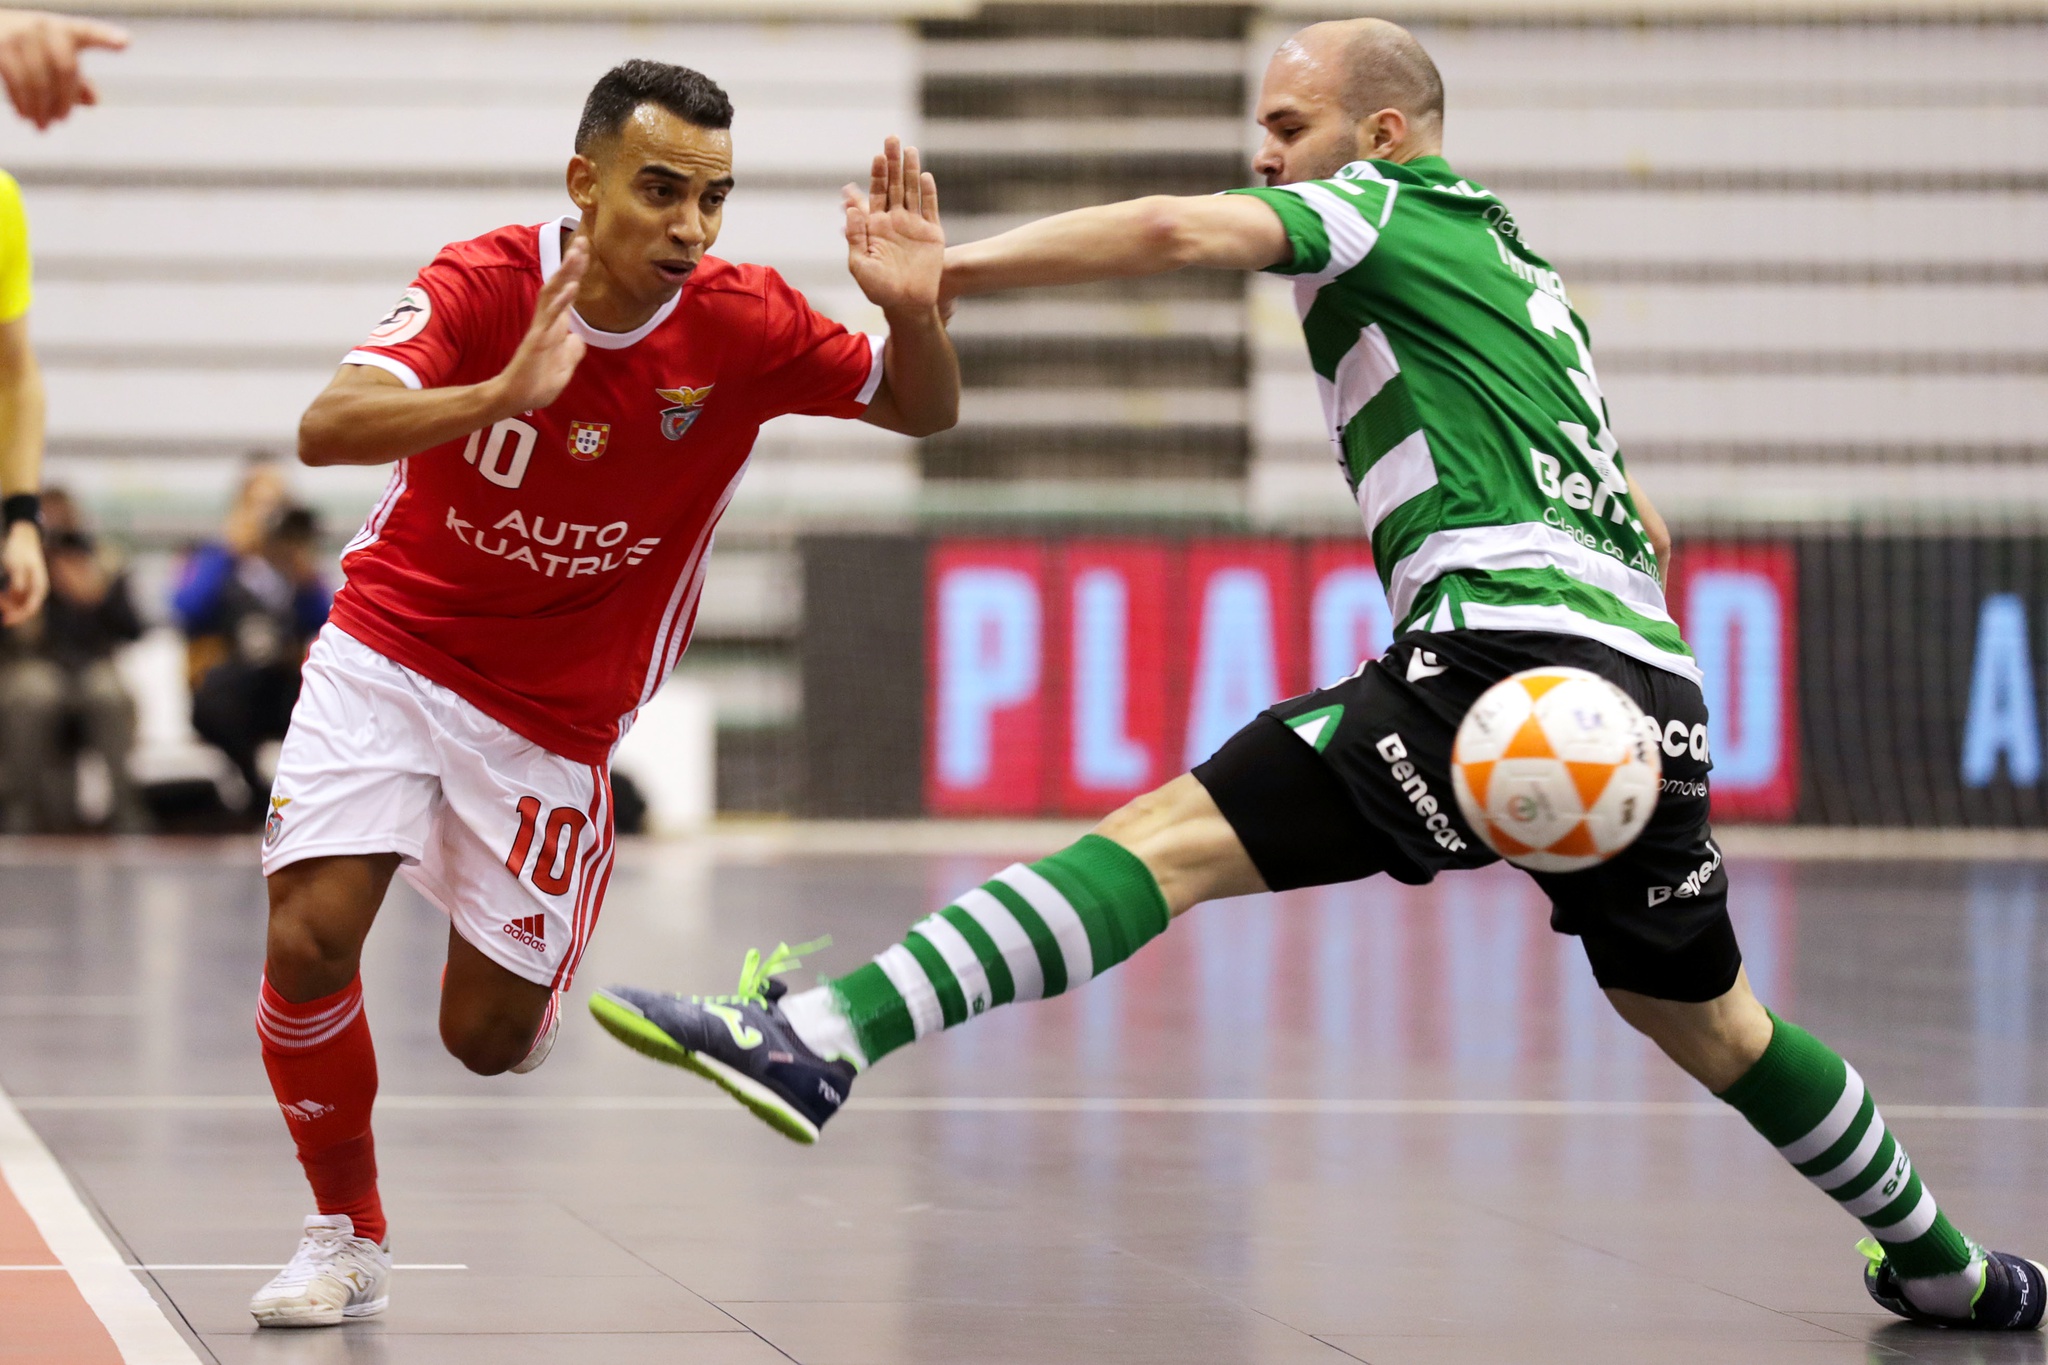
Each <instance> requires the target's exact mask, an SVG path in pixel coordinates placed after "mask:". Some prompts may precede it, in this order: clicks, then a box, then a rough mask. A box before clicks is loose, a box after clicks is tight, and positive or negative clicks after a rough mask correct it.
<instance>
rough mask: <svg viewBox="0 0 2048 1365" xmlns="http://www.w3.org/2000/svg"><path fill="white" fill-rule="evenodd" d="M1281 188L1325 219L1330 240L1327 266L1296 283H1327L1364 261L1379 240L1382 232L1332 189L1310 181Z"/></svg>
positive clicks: (1299, 278)
mask: <svg viewBox="0 0 2048 1365" xmlns="http://www.w3.org/2000/svg"><path fill="white" fill-rule="evenodd" d="M1281 188H1282V189H1285V190H1287V191H1288V192H1289V193H1291V194H1293V195H1294V196H1295V197H1296V198H1298V199H1300V200H1301V201H1302V202H1303V203H1305V204H1307V205H1308V206H1309V207H1310V208H1312V209H1314V210H1315V211H1316V216H1317V217H1318V218H1320V219H1322V220H1323V232H1324V233H1325V234H1326V235H1327V236H1328V237H1329V239H1330V259H1329V261H1328V263H1327V264H1325V265H1324V266H1323V268H1322V269H1321V270H1318V271H1316V272H1315V273H1314V274H1312V275H1299V276H1296V279H1297V280H1303V281H1307V280H1313V281H1315V282H1317V283H1319V284H1320V283H1328V282H1329V281H1331V280H1334V279H1336V278H1337V277H1338V276H1339V275H1341V274H1343V273H1344V272H1345V271H1347V270H1349V269H1351V267H1353V266H1355V265H1357V264H1358V263H1359V262H1360V261H1362V260H1364V259H1365V258H1366V254H1367V253H1368V252H1370V251H1371V250H1372V249H1373V246H1374V245H1375V244H1376V243H1377V242H1378V241H1379V239H1380V233H1379V229H1378V228H1376V227H1374V226H1373V225H1372V224H1371V223H1368V222H1366V221H1365V216H1364V215H1363V214H1362V213H1360V212H1359V210H1358V208H1357V206H1355V205H1352V204H1347V203H1346V202H1344V200H1342V199H1340V198H1338V197H1337V195H1336V193H1335V192H1334V191H1332V190H1331V189H1330V187H1329V186H1327V185H1319V184H1317V183H1316V182H1315V181H1313V180H1310V181H1306V182H1304V183H1303V184H1299V185H1283V186H1282V187H1281Z"/></svg>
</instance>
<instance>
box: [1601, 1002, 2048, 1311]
mask: <svg viewBox="0 0 2048 1365" xmlns="http://www.w3.org/2000/svg"><path fill="white" fill-rule="evenodd" d="M1607 995H1608V998H1609V999H1610V1000H1612V1001H1613V1002H1614V1007H1615V1009H1616V1010H1618V1011H1619V1012H1620V1014H1621V1017H1622V1018H1624V1019H1626V1020H1627V1021H1628V1022H1629V1023H1630V1024H1632V1025H1634V1026H1635V1027H1636V1028H1637V1029H1638V1030H1640V1031H1641V1032H1642V1033H1644V1034H1645V1035H1647V1036H1648V1037H1649V1038H1650V1039H1651V1041H1653V1042H1655V1043H1656V1044H1657V1045H1658V1046H1659V1047H1661V1048H1662V1049H1663V1050H1664V1052H1665V1054H1666V1055H1667V1056H1669V1057H1670V1058H1671V1060H1672V1061H1674V1062H1677V1063H1678V1064H1679V1066H1681V1067H1683V1068H1684V1069H1685V1070H1686V1071H1688V1072H1690V1073H1691V1074H1692V1075H1693V1076H1694V1077H1695V1078H1697V1079H1698V1080H1699V1081H1700V1083H1701V1084H1703V1085H1705V1086H1706V1087H1707V1088H1708V1089H1709V1090H1711V1091H1713V1092H1714V1093H1715V1094H1716V1095H1719V1096H1720V1097H1721V1098H1722V1099H1723V1100H1726V1101H1727V1102H1728V1103H1729V1104H1730V1105H1732V1106H1733V1107H1734V1108H1736V1109H1737V1110H1739V1111H1741V1113H1742V1116H1743V1117H1744V1118H1746V1119H1748V1120H1749V1122H1750V1124H1751V1126H1753V1127H1754V1128H1755V1129H1756V1130H1757V1131H1758V1132H1759V1133H1761V1134H1762V1135H1763V1136H1764V1138H1765V1140H1766V1141H1768V1142H1769V1143H1771V1145H1772V1146H1774V1147H1776V1148H1777V1149H1778V1150H1779V1151H1780V1152H1782V1153H1783V1154H1784V1156H1785V1159H1786V1160H1788V1161H1790V1162H1791V1163H1792V1165H1793V1167H1794V1169H1796V1170H1797V1171H1798V1172H1799V1173H1800V1174H1801V1175H1804V1176H1806V1177H1807V1178H1808V1179H1809V1180H1811V1181H1812V1182H1813V1183H1814V1184H1815V1185H1817V1186H1819V1187H1820V1188H1821V1189H1822V1190H1824V1191H1826V1192H1827V1194H1828V1195H1830V1196H1831V1197H1832V1198H1833V1199H1834V1200H1835V1201H1836V1202H1837V1203H1839V1204H1841V1205H1842V1207H1843V1208H1845V1209H1847V1210H1848V1211H1849V1213H1850V1214H1852V1215H1853V1216H1854V1217H1856V1218H1857V1219H1858V1220H1859V1221H1861V1222H1862V1223H1863V1225H1864V1227H1866V1228H1867V1229H1869V1231H1870V1235H1871V1236H1872V1237H1873V1238H1875V1239H1876V1241H1877V1243H1878V1245H1879V1246H1880V1247H1882V1248H1883V1249H1884V1255H1885V1259H1886V1260H1887V1261H1888V1262H1889V1263H1890V1266H1891V1269H1892V1271H1893V1273H1894V1274H1895V1275H1897V1276H1898V1278H1899V1280H1900V1282H1901V1289H1902V1291H1903V1292H1904V1294H1905V1296H1906V1297H1907V1299H1908V1300H1909V1301H1910V1302H1911V1303H1912V1305H1913V1306H1914V1307H1915V1308H1918V1309H1919V1310H1920V1311H1922V1312H1924V1313H1932V1314H1938V1315H1940V1316H1942V1317H1947V1318H1955V1319H1964V1320H1967V1319H1968V1318H1969V1317H1970V1315H1971V1309H1972V1306H1973V1305H1974V1304H1975V1303H1976V1302H1977V1297H1978V1294H1979V1292H1980V1289H1981V1288H1982V1287H1983V1285H1984V1278H1985V1276H1984V1253H1983V1252H1982V1251H1981V1250H1980V1249H1979V1248H1978V1247H1977V1246H1976V1245H1975V1244H1973V1243H1972V1242H1970V1241H1969V1239H1967V1238H1965V1237H1964V1236H1963V1235H1962V1233H1960V1232H1958V1231H1957V1230H1956V1229H1955V1227H1954V1225H1953V1224H1951V1223H1950V1222H1949V1220H1948V1216H1947V1215H1946V1214H1944V1213H1943V1212H1942V1211H1941V1209H1940V1207H1939V1206H1938V1205H1937V1204H1936V1203H1935V1200H1934V1195H1933V1193H1932V1192H1931V1191H1929V1190H1928V1189H1927V1187H1926V1185H1925V1184H1924V1183H1923V1182H1922V1181H1921V1178H1920V1175H1919V1173H1918V1172H1917V1171H1916V1170H1915V1169H1914V1168H1913V1162H1912V1160H1911V1158H1909V1157H1908V1156H1907V1155H1906V1149H1905V1147H1904V1146H1903V1145H1901V1143H1900V1142H1899V1139H1898V1137H1897V1136H1896V1135H1895V1134H1893V1133H1891V1132H1889V1131H1888V1130H1887V1129H1886V1127H1885V1122H1884V1118H1883V1117H1882V1116H1881V1115H1880V1114H1879V1113H1878V1112H1877V1105H1876V1102H1875V1100H1874V1099H1873V1098H1872V1096H1871V1095H1870V1093H1869V1092H1868V1091H1867V1090H1866V1089H1865V1088H1864V1085H1863V1081H1862V1078H1861V1077H1859V1076H1858V1075H1857V1074H1856V1070H1855V1068H1854V1067H1852V1066H1850V1065H1849V1064H1848V1063H1847V1062H1845V1061H1843V1060H1842V1058H1841V1057H1840V1056H1838V1055H1837V1054H1836V1053H1835V1052H1834V1051H1832V1050H1831V1049H1830V1048H1828V1046H1827V1045H1826V1044H1824V1043H1822V1042H1821V1041H1820V1040H1819V1039H1817V1038H1815V1037H1814V1036H1813V1035H1812V1034H1810V1033H1807V1032H1806V1031H1805V1030H1803V1029H1800V1028H1798V1027H1796V1026H1795V1025H1792V1024H1788V1023H1786V1022H1785V1021H1784V1020H1782V1019H1779V1018H1777V1017H1776V1016H1775V1015H1773V1014H1771V1013H1770V1012H1769V1011H1768V1010H1766V1009H1765V1008H1764V1007H1763V1005H1762V1004H1760V1003H1759V1002H1758V1001H1757V998H1756V996H1755V995H1754V994H1752V993H1751V991H1750V988H1749V980H1748V978H1747V977H1746V976H1739V977H1737V979H1736V982H1735V985H1734V987H1733V988H1732V989H1730V990H1729V991H1728V992H1727V994H1725V995H1722V996H1719V997H1717V998H1716V999H1713V1000H1707V1001H1702V1002H1699V1003H1689V1002H1685V1001H1675V1000H1658V999H1653V998H1652V997H1650V996H1647V995H1641V994H1638V993H1636V992H1633V991H1626V990H1609V991H1608V992H1607ZM2033 1316H2034V1318H2035V1319H2036V1320H2038V1318H2039V1308H2038V1304H2037V1305H2034V1314H2033ZM2028 1325H2031V1323H2030V1324H2028Z"/></svg>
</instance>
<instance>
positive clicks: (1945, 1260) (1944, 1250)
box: [1877, 1213, 1977, 1280]
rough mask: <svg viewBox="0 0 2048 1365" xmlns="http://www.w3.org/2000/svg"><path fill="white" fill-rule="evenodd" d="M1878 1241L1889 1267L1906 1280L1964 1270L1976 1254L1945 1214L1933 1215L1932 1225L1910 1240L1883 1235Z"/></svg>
mask: <svg viewBox="0 0 2048 1365" xmlns="http://www.w3.org/2000/svg"><path fill="white" fill-rule="evenodd" d="M1877 1241H1878V1245H1879V1246H1882V1247H1883V1248H1884V1254H1885V1257H1886V1259H1888V1260H1889V1261H1891V1263H1892V1269H1894V1270H1896V1271H1897V1272H1898V1273H1899V1274H1900V1275H1901V1276H1903V1277H1904V1278H1906V1279H1909V1280H1918V1279H1924V1278H1926V1277H1927V1276H1930V1275H1953V1274H1955V1273H1956V1272H1957V1271H1959V1270H1967V1269H1969V1266H1970V1262H1971V1261H1972V1260H1973V1259H1974V1258H1975V1257H1976V1254H1977V1252H1976V1248H1975V1247H1973V1246H1971V1245H1970V1240H1969V1238H1967V1237H1965V1236H1963V1234H1962V1233H1960V1232H1958V1231H1956V1227H1955V1224H1953V1223H1951V1222H1949V1221H1948V1215H1947V1214H1945V1213H1937V1214H1935V1215H1934V1226H1933V1227H1930V1228H1929V1229H1927V1231H1925V1232H1923V1233H1921V1234H1920V1235H1919V1236H1918V1237H1915V1238H1914V1239H1913V1240H1912V1241H1910V1242H1887V1241H1885V1240H1884V1238H1882V1237H1879V1238H1878V1239H1877Z"/></svg>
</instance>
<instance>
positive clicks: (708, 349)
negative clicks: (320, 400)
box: [332, 220, 882, 763]
mask: <svg viewBox="0 0 2048 1365" xmlns="http://www.w3.org/2000/svg"><path fill="white" fill-rule="evenodd" d="M573 226H574V220H565V221H564V222H561V223H544V224H541V225H539V226H537V227H508V228H501V229H499V230H498V231H496V232H492V233H487V234H485V235H484V236H482V237H478V238H476V239H474V240H473V241H468V242H457V243H455V244H454V245H452V246H448V247H445V248H443V250H442V251H441V254H440V255H439V256H437V257H435V258H434V261H433V263H432V264H431V265H429V266H428V267H427V268H426V269H425V270H423V271H421V272H420V275H419V278H418V279H417V280H416V281H414V283H413V285H412V287H411V288H410V289H408V290H406V292H405V295H404V297H403V298H401V299H400V300H399V304H398V306H397V307H396V308H395V309H393V311H392V312H391V314H390V315H389V316H387V317H386V318H385V319H384V320H383V321H382V322H381V323H379V324H378V326H377V328H376V330H375V331H373V332H372V333H371V334H370V337H369V339H368V340H366V341H365V342H364V343H363V345H362V346H361V347H360V348H358V349H356V350H354V351H351V352H349V354H348V356H347V357H346V360H345V362H344V363H347V364H355V365H375V366H377V367H379V368H381V369H384V370H388V371H389V372H391V373H392V374H395V375H397V376H398V377H399V378H400V379H402V380H403V381H405V383H406V384H407V386H409V387H411V388H438V387H442V386H446V385H456V384H474V383H478V382H480V381H482V380H486V379H489V378H491V377H492V376H494V375H496V374H497V373H498V372H499V371H501V370H503V369H504V368H505V364H506V362H508V361H509V360H511V358H512V353H513V352H514V351H515V350H517V349H518V347H519V343H520V340H521V339H522V338H523V337H524V336H525V335H526V330H527V327H528V326H529V325H530V324H531V323H532V321H533V305H534V299H535V297H536V296H537V295H538V294H539V293H540V289H541V285H542V283H543V282H544V281H545V280H546V279H547V277H548V276H550V275H552V274H553V273H554V271H555V269H556V268H557V267H558V266H559V265H560V264H561V259H562V236H563V232H564V231H565V230H566V229H568V228H571V227H573ZM572 325H573V326H574V327H575V328H576V331H577V333H578V334H579V335H580V336H582V337H583V339H584V340H585V341H586V342H587V343H589V350H588V351H587V353H586V354H585V355H584V357H583V361H582V363H581V364H580V365H579V366H577V369H576V374H575V376H574V377H573V378H572V379H570V381H569V385H568V387H567V388H565V389H564V390H563V391H562V395H561V397H559V398H557V399H556V400H555V401H554V404H553V406H551V407H549V408H546V409H545V410H542V411H536V412H527V413H524V414H522V415H520V416H518V417H508V418H506V419H505V420H503V421H501V422H499V423H497V424H496V425H494V426H492V427H490V428H489V429H488V430H485V431H477V432H472V433H471V434H470V435H469V436H468V437H467V438H465V439H461V440H454V441H450V442H448V443H447V444H446V445H442V446H437V447H435V448H434V449H432V450H425V451H422V452H420V453H419V454H417V455H414V456H412V457H410V458H408V459H404V460H400V461H399V462H398V465H397V467H396V468H395V469H393V470H392V473H391V481H390V483H389V484H388V485H387V486H386V487H385V490H384V495H383V497H382V498H381V499H380V500H379V501H378V503H377V505H376V507H375V508H374V509H373V510H372V511H371V513H370V517H369V520H368V521H366V522H365V523H364V524H363V529H362V530H361V531H359V532H358V533H357V534H356V537H355V539H354V540H352V541H350V542H349V544H348V547H347V549H345V550H344V551H343V552H342V560H341V563H342V569H343V572H344V573H345V574H346V575H347V582H346V583H345V584H344V585H343V587H342V589H341V591H340V593H338V594H337V595H336V596H335V599H334V614H333V617H332V619H333V621H334V623H335V624H336V625H337V626H339V627H340V628H341V629H342V630H345V631H347V632H348V633H349V634H350V635H353V636H355V637H356V638H357V639H359V640H361V641H362V642H363V643H364V644H367V645H369V646H370V647H371V648H373V649H375V650H377V651H378V652H379V653H381V654H384V655H386V656H387V657H389V658H391V659H394V660H396V661H397V662H399V663H401V664H404V665H405V666H406V667H407V668H410V669H412V670H414V671H415V672H418V673H421V674H424V675H425V676H426V677H428V678H431V679H433V680H434V681H435V682H437V683H440V684H441V685H442V686H444V687H447V688H449V689H451V690H452V691H454V692H455V693H456V694H457V695H458V696H460V697H462V698H464V699H465V700H467V701H468V702H470V703H471V704H472V705H474V706H475V707H476V708H477V709H478V710H480V711H482V712H484V713H485V714H486V715H489V716H491V717H493V718H495V719H497V720H499V721H502V722H503V723H504V724H506V725H507V726H509V727H511V728H512V729H513V730H515V731H517V732H518V733H519V734H522V735H524V736H526V737H527V738H528V739H530V740H532V741H533V742H534V743H536V744H538V745H540V746H541V747H543V748H545V749H550V750H552V751H554V752H555V753H558V754H561V755H563V756H564V757H567V758H570V759H574V760H575V761H577V762H580V763H602V762H604V761H606V759H607V758H608V757H609V756H610V753H611V749H612V746H613V745H614V744H615V743H616V742H617V741H618V738H619V736H620V734H621V733H623V728H624V725H625V724H627V723H629V722H630V720H631V717H632V715H633V713H634V712H635V711H637V710H638V709H639V708H640V707H642V706H644V705H645V704H646V703H647V702H648V700H649V699H650V698H652V697H653V696H654V693H655V691H656V689H657V688H659V687H660V686H661V684H662V681H663V680H664V679H665V678H666V677H667V676H668V674H669V671H670V670H671V669H672V668H674V667H675V663H676V660H677V658H678V657H679V656H680V655H681V654H682V652H683V645H684V644H685V643H686V642H687V641H688V640H689V638H690V629H691V626H692V625H693V624H694V623H695V620H696V614H697V599H698V595H699V593H701V592H702V590H703V587H704V566H705V562H706V559H707V557H708V555H709V552H710V549H711V533H712V528H713V527H714V526H716V525H717V522H718V518H719V516H720V514H721V513H723V512H724V511H725V505H726V503H727V502H728V501H729V500H730V499H731V498H732V494H733V489H734V488H735V487H736V486H737V485H738V483H739V478H740V474H741V472H742V471H743V470H744V469H745V468H746V463H747V456H748V453H749V452H750V451H751V450H752V449H753V446H754V438H755V436H756V435H757V434H758V433H759V432H760V429H761V424H762V423H763V422H766V421H767V420H768V419H769V418H771V417H778V416H781V415H782V414H784V413H791V412H802V413H814V414H818V415H822V416H831V417H857V416H859V415H860V413H861V411H862V410H863V409H864V408H865V407H866V405H867V403H868V400H869V399H871V398H872V397H873V396H874V393H875V389H876V386H877V385H879V384H880V383H881V377H882V348H881V339H880V338H871V337H866V336H862V335H860V334H858V333H851V332H848V331H847V330H846V329H845V328H843V327H841V326H840V325H839V324H838V323H836V322H833V321H832V320H831V319H829V318H826V317H824V316H823V315H822V314H820V313H818V312H817V311H815V310H814V309H812V308H811V306H810V305H809V304H808V303H806V302H805V301H804V298H803V296H802V295H801V294H799V293H797V292H796V291H795V290H794V289H792V288H790V286H789V285H788V284H787V283H786V282H785V281H784V280H783V279H782V277H781V276H779V275H777V274H776V273H775V272H774V271H773V270H770V269H767V268H766V267H764V266H755V265H733V264H731V263H729V262H726V261H721V260H718V259H715V258H713V257H709V256H707V257H705V258H704V260H703V263H702V264H700V265H699V266H698V267H697V269H696V271H695V272H694V273H693V274H692V275H691V276H690V278H689V280H688V281H687V282H686V283H685V284H684V285H683V287H682V289H681V290H680V291H679V292H678V293H677V294H676V296H675V297H674V298H673V299H671V300H669V301H668V302H667V303H666V304H663V305H662V308H661V311H660V312H658V313H656V314H655V315H654V316H653V317H652V318H651V319H649V320H648V322H647V323H646V325H645V326H643V327H641V328H639V329H638V330H637V331H634V332H630V333H612V332H599V331H596V330H594V329H592V328H590V327H588V326H586V325H585V324H584V323H583V321H582V319H581V318H575V319H574V320H573V323H572Z"/></svg>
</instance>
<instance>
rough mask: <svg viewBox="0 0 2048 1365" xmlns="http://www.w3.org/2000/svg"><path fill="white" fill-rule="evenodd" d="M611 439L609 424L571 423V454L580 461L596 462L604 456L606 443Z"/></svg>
mask: <svg viewBox="0 0 2048 1365" xmlns="http://www.w3.org/2000/svg"><path fill="white" fill-rule="evenodd" d="M611 438H612V428H611V424H610V423H609V422H571V423H569V453H570V454H571V455H574V456H575V457H576V458H577V459H579V460H594V459H596V458H597V457H598V456H600V455H602V454H604V447H605V442H607V441H609V440H611Z"/></svg>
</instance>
